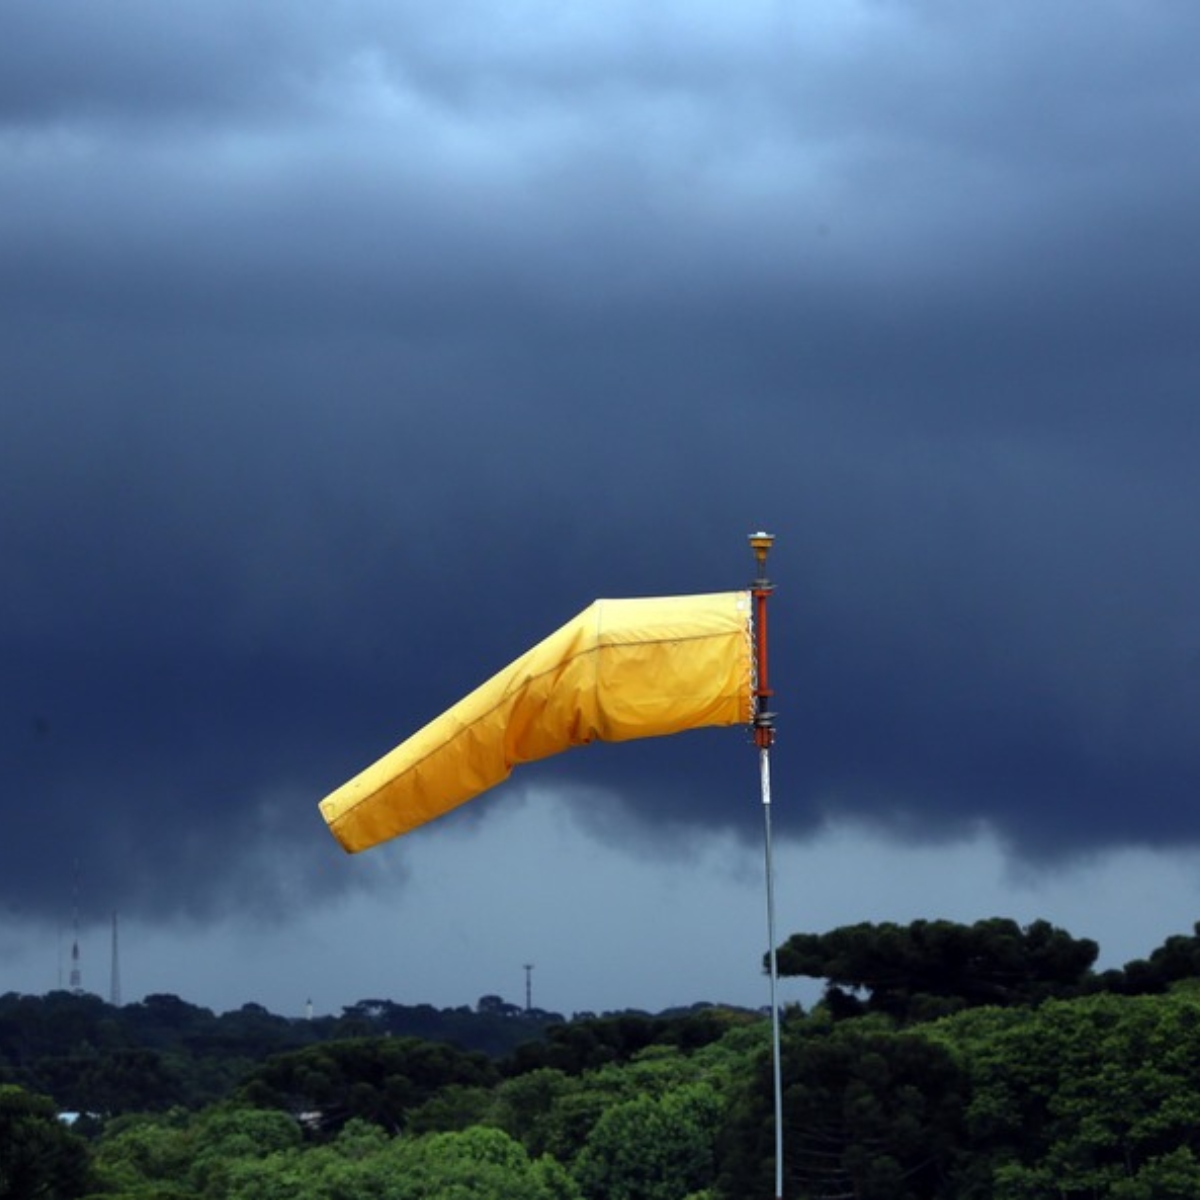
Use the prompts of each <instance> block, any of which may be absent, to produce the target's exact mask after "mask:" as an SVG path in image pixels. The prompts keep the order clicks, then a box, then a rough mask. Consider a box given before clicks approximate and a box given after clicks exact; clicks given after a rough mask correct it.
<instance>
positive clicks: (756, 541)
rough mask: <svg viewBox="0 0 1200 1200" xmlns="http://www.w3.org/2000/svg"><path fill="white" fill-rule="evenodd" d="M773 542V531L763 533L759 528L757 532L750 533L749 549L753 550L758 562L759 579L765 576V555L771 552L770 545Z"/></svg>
mask: <svg viewBox="0 0 1200 1200" xmlns="http://www.w3.org/2000/svg"><path fill="white" fill-rule="evenodd" d="M774 544H775V535H774V534H773V533H764V532H763V531H762V530H761V529H760V530H759V531H758V533H752V534H751V535H750V549H751V550H753V551H754V558H755V561H756V562H757V563H758V578H759V579H766V577H767V555H768V554H770V553H771V547H772V546H773V545H774Z"/></svg>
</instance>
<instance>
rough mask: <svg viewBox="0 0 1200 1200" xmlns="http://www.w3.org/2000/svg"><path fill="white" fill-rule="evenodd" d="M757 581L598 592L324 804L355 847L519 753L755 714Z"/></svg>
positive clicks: (468, 787) (469, 790)
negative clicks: (709, 587)
mask: <svg viewBox="0 0 1200 1200" xmlns="http://www.w3.org/2000/svg"><path fill="white" fill-rule="evenodd" d="M751 613H752V608H751V603H750V594H749V592H744V591H743V592H715V593H711V594H707V595H698V596H658V597H652V598H648V599H635V600H597V601H596V602H595V603H594V604H592V605H591V606H590V607H588V608H586V609H585V610H584V611H583V612H582V613H580V614H579V616H577V617H576V618H575V619H574V620H573V621H570V622H569V623H568V624H566V625H564V626H563V627H562V628H561V629H559V630H557V631H556V632H555V633H552V634H551V635H550V636H549V637H548V638H546V639H545V640H544V641H542V642H539V643H538V645H536V646H534V647H533V649H531V650H529V651H527V652H526V653H525V654H523V655H522V656H521V657H520V658H518V659H517V660H516V661H515V662H512V663H510V664H509V665H508V666H507V667H505V668H504V669H503V670H502V671H500V672H499V673H498V674H496V675H494V676H493V677H492V678H491V679H489V680H488V681H487V682H486V683H485V684H483V685H482V686H480V687H478V688H476V689H475V691H473V692H472V693H471V694H470V695H468V696H466V697H464V698H463V699H462V700H460V701H459V702H458V703H457V704H455V705H454V706H453V708H450V709H448V710H447V711H446V712H444V713H443V714H442V715H441V716H440V717H437V718H436V719H435V720H433V721H431V722H430V723H429V724H428V725H426V726H425V727H424V728H423V729H421V730H419V731H418V732H416V733H415V734H413V735H412V737H410V738H409V739H408V740H407V741H405V742H402V743H401V744H400V745H399V746H397V747H396V748H395V749H394V750H392V751H391V752H390V753H389V754H386V755H385V756H384V757H383V758H381V759H379V761H378V762H376V763H374V764H373V765H372V766H369V767H368V768H367V769H366V770H365V771H363V772H362V773H361V774H359V775H356V776H355V777H354V778H353V779H351V780H350V781H349V782H348V783H345V784H343V785H342V786H341V787H340V788H338V789H337V791H335V792H333V793H332V794H330V795H329V796H327V797H326V798H325V799H324V800H322V801H321V806H320V807H321V814H322V816H323V817H324V818H325V820H326V822H327V823H328V825H329V828H330V830H331V831H332V833H333V835H334V836H335V837H336V838H337V839H338V841H339V842H341V844H342V846H344V847H345V849H346V850H348V851H350V852H356V851H359V850H366V849H369V848H370V847H371V846H375V845H378V844H379V843H380V842H383V841H387V840H388V839H389V838H393V837H397V836H399V835H400V834H403V833H408V832H409V831H411V830H413V829H416V828H417V827H418V826H420V825H424V824H425V823H426V822H427V821H432V820H433V819H434V818H435V817H439V816H441V815H442V814H443V813H446V812H449V811H450V810H451V809H452V808H456V807H457V806H458V805H460V804H463V803H465V802H466V801H468V800H471V799H473V798H474V797H475V796H478V795H479V794H480V793H481V792H484V791H486V790H487V789H488V788H491V787H494V786H495V785H496V784H498V783H502V782H503V781H504V780H505V779H507V778H508V776H509V775H510V774H511V773H512V769H513V767H514V766H515V765H516V764H517V763H522V762H533V761H535V760H537V759H540V758H548V757H549V756H550V755H552V754H558V753H559V752H560V751H563V750H567V749H569V748H570V747H571V746H581V745H586V744H587V743H588V742H592V741H606V742H620V741H628V740H631V739H633V738H644V737H660V736H663V735H665V734H669V733H679V732H681V731H683V730H685V729H696V728H700V727H701V726H705V725H737V724H747V723H749V722H750V721H751V719H752V716H753V708H754V700H753V687H754V682H753V660H754V651H753V636H752V633H753V631H752V628H751V621H752V616H751Z"/></svg>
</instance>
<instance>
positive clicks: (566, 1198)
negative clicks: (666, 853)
mask: <svg viewBox="0 0 1200 1200" xmlns="http://www.w3.org/2000/svg"><path fill="white" fill-rule="evenodd" d="M1095 959H1096V947H1095V945H1094V943H1091V942H1088V941H1086V940H1083V939H1075V938H1072V937H1071V936H1070V935H1069V934H1066V933H1065V932H1064V931H1062V930H1058V929H1056V928H1054V927H1053V926H1050V925H1048V924H1046V923H1044V922H1035V923H1034V924H1032V925H1030V926H1026V927H1021V926H1018V925H1016V924H1015V923H1014V922H1011V921H1005V920H993V921H986V922H978V923H976V924H975V925H970V926H966V925H956V924H954V923H951V922H923V921H922V922H913V923H912V924H910V925H905V926H900V925H892V924H882V925H858V926H850V927H846V928H843V929H839V930H833V931H830V932H828V933H825V934H819V935H813V934H803V935H796V936H795V937H793V938H791V939H789V940H788V942H787V943H785V945H784V946H782V947H780V951H779V961H780V965H781V968H782V969H784V970H785V971H787V972H789V973H802V974H809V975H813V976H815V977H817V978H821V979H824V980H825V981H826V994H825V999H824V1000H823V1001H822V1002H821V1003H820V1004H818V1005H817V1006H816V1007H815V1009H814V1010H813V1011H812V1012H811V1013H804V1012H802V1011H801V1010H800V1009H798V1008H795V1009H789V1010H788V1011H787V1013H786V1014H785V1019H784V1024H783V1039H782V1045H783V1055H782V1077H783V1082H784V1087H783V1106H784V1169H785V1189H784V1194H785V1195H786V1196H788V1197H789V1198H791V1197H794V1198H796V1200H833V1198H834V1197H854V1198H856V1200H1041V1198H1043V1197H1044V1198H1045V1200H1051V1198H1053V1200H1104V1198H1111V1200H1174V1198H1179V1200H1182V1198H1184V1197H1187V1198H1188V1200H1192V1198H1194V1197H1196V1196H1198V1195H1200V1067H1198V1066H1197V1064H1198V1063H1200V926H1198V927H1197V929H1196V930H1195V931H1194V933H1193V935H1183V936H1180V937H1175V938H1171V939H1168V940H1167V942H1166V943H1165V944H1164V945H1163V946H1162V947H1160V948H1159V949H1158V950H1156V951H1154V952H1153V953H1152V954H1151V955H1149V956H1148V957H1147V958H1146V959H1144V960H1139V961H1138V962H1137V963H1132V964H1127V965H1126V967H1124V968H1122V969H1120V970H1117V971H1109V972H1096V971H1095V970H1094V963H1095ZM5 999H6V1000H7V998H5ZM51 1001H53V1002H55V1003H61V1002H62V1000H61V997H59V996H54V997H47V998H46V1002H47V1003H49V1002H51ZM364 1003H365V1005H366V1007H365V1008H363V1009H362V1010H360V1011H358V1012H356V1013H355V1014H354V1015H353V1017H351V1018H347V1019H352V1020H363V1019H374V1018H372V1016H371V1014H372V1012H374V1011H375V1010H377V1009H378V1010H379V1014H378V1015H382V1013H384V1012H386V1011H387V1010H386V1006H382V1003H381V1002H364ZM2 1007H3V1006H2V1005H0V1008H2ZM484 1007H485V1008H488V1007H491V1005H484ZM246 1015H247V1016H250V1015H253V1016H257V1017H260V1018H264V1019H265V1018H269V1016H270V1015H269V1014H263V1013H261V1012H258V1013H252V1014H246ZM214 1019H215V1018H214ZM340 1019H342V1018H339V1020H340ZM509 1019H512V1018H511V1016H510V1018H509ZM271 1020H279V1019H278V1018H271ZM302 1024H307V1023H302ZM335 1032H336V1031H335ZM354 1032H355V1033H356V1036H340V1035H338V1036H333V1037H330V1038H327V1039H324V1040H314V1041H310V1042H309V1043H308V1044H303V1045H289V1046H287V1047H283V1048H280V1049H279V1050H277V1051H275V1052H272V1053H270V1054H268V1055H267V1056H266V1057H265V1058H263V1059H262V1060H260V1061H259V1062H257V1063H254V1064H251V1065H250V1066H248V1067H247V1069H246V1070H245V1071H244V1073H243V1074H242V1075H241V1077H240V1078H239V1079H238V1080H237V1081H236V1082H235V1083H234V1084H232V1085H231V1086H230V1088H229V1089H228V1091H227V1092H226V1093H225V1094H224V1095H223V1096H222V1097H221V1098H220V1100H219V1101H217V1102H215V1103H205V1104H203V1105H201V1106H199V1107H192V1108H190V1109H189V1108H187V1107H185V1106H181V1105H180V1106H174V1107H169V1108H166V1109H163V1110H160V1111H158V1112H145V1113H136V1114H126V1115H123V1116H109V1115H106V1116H105V1119H103V1120H102V1121H100V1122H98V1123H97V1125H96V1126H95V1128H94V1129H93V1130H92V1131H91V1136H90V1139H85V1138H83V1137H81V1136H80V1135H79V1134H77V1133H75V1132H72V1131H71V1130H68V1129H66V1128H64V1127H63V1126H62V1125H61V1123H59V1122H58V1121H57V1120H56V1119H55V1118H54V1116H53V1113H54V1104H53V1103H52V1102H51V1101H49V1100H41V1099H38V1098H37V1097H35V1096H33V1095H32V1094H31V1093H30V1091H29V1090H28V1089H26V1088H22V1087H17V1086H14V1085H12V1084H10V1085H9V1086H4V1085H2V1084H0V1196H4V1195H14V1196H15V1195H35V1194H36V1195H46V1196H62V1197H72V1198H75V1197H85V1196H88V1197H94V1198H96V1200H100V1198H104V1200H148V1198H149V1197H160V1198H164V1200H251V1198H254V1200H260V1198H261V1200H272V1197H275V1196H279V1197H281V1198H282V1197H284V1196H287V1197H289V1198H292V1197H296V1198H298V1200H340V1198H341V1197H349V1196H354V1197H374V1198H378V1200H409V1198H412V1200H416V1198H417V1197H420V1198H422V1200H465V1198H468V1197H471V1198H476V1197H477V1198H479V1200H500V1198H501V1197H503V1198H505V1200H507V1198H508V1197H513V1196H521V1197H530V1198H532V1200H734V1198H739V1200H741V1198H744V1197H750V1196H766V1197H769V1196H772V1195H773V1194H774V1179H773V1172H774V1144H773V1139H774V1132H773V1105H772V1094H773V1093H772V1081H771V1061H770V1054H769V1040H770V1039H769V1028H768V1022H766V1021H765V1020H764V1019H763V1018H762V1017H761V1016H760V1015H758V1014H753V1013H746V1012H738V1011H731V1010H724V1009H720V1008H712V1007H703V1008H698V1009H697V1010H695V1011H691V1012H687V1013H681V1014H674V1015H669V1016H658V1017H651V1016H648V1015H645V1014H634V1013H629V1014H619V1015H610V1016H608V1017H605V1018H602V1019H589V1020H577V1021H571V1022H557V1023H551V1024H549V1025H547V1026H546V1027H545V1028H544V1029H541V1030H538V1031H537V1036H536V1037H534V1038H532V1039H530V1040H528V1041H526V1042H525V1043H524V1044H522V1045H520V1046H519V1047H516V1048H515V1049H513V1050H512V1051H510V1052H508V1053H506V1054H503V1055H492V1054H488V1053H485V1052H483V1051H482V1050H480V1049H478V1048H469V1047H466V1046H463V1045H453V1044H450V1043H448V1042H434V1041H431V1040H428V1039H425V1038H422V1037H412V1036H403V1035H392V1036H378V1031H375V1032H373V1033H372V1034H371V1036H358V1035H357V1034H361V1031H354ZM166 1044H173V1043H171V1042H170V1040H169V1039H168V1042H167V1043H164V1045H166ZM243 1048H244V1047H243ZM6 1069H7V1068H6ZM10 1078H11V1076H10ZM39 1171H40V1172H42V1173H43V1176H44V1177H35V1176H36V1173H37V1172H39ZM22 1172H25V1174H22ZM31 1172H32V1173H33V1174H31ZM6 1180H7V1181H12V1180H24V1182H23V1183H21V1184H20V1186H15V1185H13V1184H12V1183H11V1182H9V1183H8V1184H7V1186H8V1189H9V1190H7V1191H6V1190H5V1187H6V1182H5V1181H6Z"/></svg>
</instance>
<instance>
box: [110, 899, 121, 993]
mask: <svg viewBox="0 0 1200 1200" xmlns="http://www.w3.org/2000/svg"><path fill="white" fill-rule="evenodd" d="M108 1002H109V1004H111V1005H112V1006H113V1008H120V1007H121V959H120V955H119V954H118V945H117V910H116V909H115V908H114V909H113V918H112V980H111V981H110V983H109V989H108Z"/></svg>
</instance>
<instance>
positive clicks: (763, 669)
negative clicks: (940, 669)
mask: <svg viewBox="0 0 1200 1200" xmlns="http://www.w3.org/2000/svg"><path fill="white" fill-rule="evenodd" d="M774 542H775V537H774V535H773V534H770V533H762V532H761V531H760V532H759V533H752V534H751V535H750V548H751V549H752V550H753V551H754V558H755V561H756V563H757V565H758V570H757V575H756V577H755V580H754V584H753V586H752V587H751V589H750V594H751V595H752V596H753V597H754V668H755V679H754V744H755V745H756V746H757V747H758V768H759V776H760V780H761V786H762V806H763V834H764V848H765V850H766V876H767V961H768V963H769V973H770V978H771V1075H772V1080H773V1083H774V1092H775V1198H776V1200H783V1077H782V1071H781V1067H780V1053H779V998H778V984H779V968H778V964H777V963H776V960H775V869H774V866H773V863H772V859H771V747H772V746H773V745H774V744H775V714H774V713H773V712H771V711H770V700H771V696H772V694H773V693H772V691H771V684H770V679H769V676H768V674H767V600H768V599H769V598H770V596H771V593H772V592H773V591H774V590H775V585H774V584H773V583H771V581H770V580H769V579H768V578H767V555H768V554H769V553H770V552H771V547H772V545H773V544H774Z"/></svg>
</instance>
